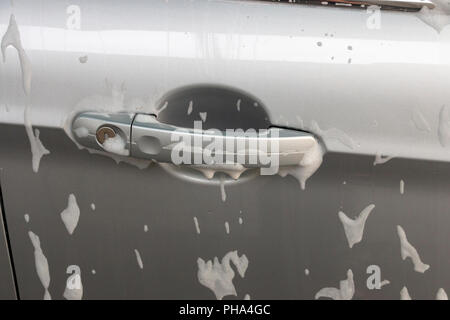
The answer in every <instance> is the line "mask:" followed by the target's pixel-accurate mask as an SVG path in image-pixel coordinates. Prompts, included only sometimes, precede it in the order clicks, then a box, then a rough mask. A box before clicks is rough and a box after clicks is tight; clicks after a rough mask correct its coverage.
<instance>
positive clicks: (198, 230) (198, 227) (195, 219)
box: [194, 217, 200, 234]
mask: <svg viewBox="0 0 450 320" xmlns="http://www.w3.org/2000/svg"><path fill="white" fill-rule="evenodd" d="M194 224H195V230H196V231H197V234H200V226H199V225H198V219H197V217H194Z"/></svg>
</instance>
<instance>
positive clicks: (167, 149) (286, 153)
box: [72, 112, 318, 169]
mask: <svg viewBox="0 0 450 320" xmlns="http://www.w3.org/2000/svg"><path fill="white" fill-rule="evenodd" d="M198 123H200V124H201V121H199V122H198ZM72 133H73V138H74V139H75V140H76V141H77V142H78V143H79V144H80V145H82V146H84V147H87V148H91V149H96V150H102V151H106V152H110V153H115V154H118V155H122V156H130V157H134V158H138V159H149V160H154V161H157V162H163V163H173V164H177V165H179V164H182V165H192V166H199V167H201V166H208V167H213V168H218V169H220V168H222V169H226V168H227V167H230V166H231V167H235V166H236V165H239V166H242V167H244V168H262V167H270V166H271V164H270V163H268V159H275V158H276V159H277V161H278V165H279V166H293V165H298V164H299V163H300V162H301V160H302V159H303V157H304V155H305V154H306V153H307V152H308V151H309V150H311V148H313V147H315V146H316V145H317V144H318V142H317V140H316V139H315V138H314V136H313V135H312V134H310V133H307V132H303V131H297V130H292V129H285V128H277V127H272V128H270V129H267V130H258V131H256V130H247V131H245V132H244V131H243V130H227V131H226V132H223V131H219V130H211V129H210V130H202V129H201V128H198V127H196V126H194V128H193V129H191V128H180V127H176V126H172V125H169V124H165V123H161V122H159V121H158V120H157V118H156V117H155V116H154V115H149V114H134V113H133V114H131V113H114V114H107V113H97V112H84V113H80V114H78V115H77V116H76V117H75V118H74V120H73V122H72ZM212 143H214V144H212ZM217 159H221V160H222V161H217ZM180 160H181V163H180Z"/></svg>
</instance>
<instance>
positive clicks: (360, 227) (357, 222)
mask: <svg viewBox="0 0 450 320" xmlns="http://www.w3.org/2000/svg"><path fill="white" fill-rule="evenodd" d="M373 208H375V205H373V204H370V205H368V206H367V207H366V208H365V209H364V210H363V211H361V213H360V214H359V216H358V217H356V218H355V219H354V220H353V219H350V218H349V217H347V216H346V215H345V213H344V212H342V211H339V213H338V215H339V219H340V220H341V222H342V225H343V226H344V231H345V236H346V237H347V241H348V246H349V247H350V248H352V247H353V245H355V244H356V243H359V242H361V240H362V238H363V234H364V226H365V224H366V220H367V218H368V217H369V214H370V212H372V210H373Z"/></svg>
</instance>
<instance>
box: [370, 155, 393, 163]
mask: <svg viewBox="0 0 450 320" xmlns="http://www.w3.org/2000/svg"><path fill="white" fill-rule="evenodd" d="M392 158H394V156H385V155H382V154H381V153H379V152H377V153H376V154H375V160H374V162H373V165H374V166H376V165H377V164H384V163H386V162H388V161H389V160H391V159H392Z"/></svg>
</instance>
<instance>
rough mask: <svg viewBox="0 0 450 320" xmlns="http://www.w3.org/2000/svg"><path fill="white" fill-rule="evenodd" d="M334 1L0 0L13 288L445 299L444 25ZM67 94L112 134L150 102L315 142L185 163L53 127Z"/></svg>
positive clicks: (135, 294) (79, 294) (159, 111)
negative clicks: (260, 155) (297, 151)
mask: <svg viewBox="0 0 450 320" xmlns="http://www.w3.org/2000/svg"><path fill="white" fill-rule="evenodd" d="M394 2H395V1H394ZM408 3H409V2H408ZM338 4H339V3H338ZM338 4H336V5H335V4H334V3H330V4H329V5H320V4H304V3H278V2H269V1H206V0H205V1H188V0H186V1H184V0H182V1H181V0H180V1H162V0H161V1H151V2H143V1H126V2H124V1H101V0H95V1H82V0H74V1H71V2H70V3H69V2H61V1H53V0H45V1H39V2H37V1H20V2H16V1H15V2H9V1H1V10H0V35H2V36H3V41H2V53H3V56H4V62H3V63H0V88H1V99H0V108H2V110H1V111H0V112H1V118H0V120H1V125H0V145H1V146H2V148H1V149H0V166H1V168H2V170H1V171H0V175H1V176H0V181H1V190H2V198H3V204H4V212H3V215H4V217H5V221H6V227H7V230H8V234H7V236H8V240H9V242H10V250H11V251H10V256H11V259H12V261H13V265H14V272H15V275H16V277H15V281H16V285H17V288H18V296H19V297H20V298H22V299H42V298H45V299H49V298H52V299H63V298H66V299H81V298H82V299H214V298H217V299H222V298H224V299H229V298H234V299H244V298H245V299H249V298H251V299H314V298H322V297H325V298H334V299H351V298H354V299H397V298H400V297H402V298H408V297H412V298H422V299H434V298H435V297H436V296H438V297H440V298H443V297H445V290H450V283H449V281H450V277H449V275H448V271H447V270H448V269H449V267H450V260H449V259H450V258H449V255H448V254H447V252H448V249H449V248H448V246H449V245H448V244H449V243H450V241H449V240H450V239H449V237H450V235H449V233H448V232H447V228H448V227H449V226H450V215H449V213H450V212H449V207H450V206H449V205H450V203H449V202H450V200H449V197H448V195H447V192H448V187H449V181H450V180H449V176H450V165H449V162H448V160H449V159H450V158H449V156H448V148H447V146H448V133H449V132H450V131H449V129H448V126H449V115H448V109H447V108H448V107H447V105H448V103H449V98H450V96H449V91H448V90H447V83H449V80H450V79H449V77H450V73H449V62H450V61H449V59H450V58H449V57H450V55H449V54H448V53H449V33H448V28H447V29H446V28H445V23H442V24H441V25H436V23H433V21H435V20H433V19H431V18H433V17H436V14H439V17H441V18H442V17H445V15H444V13H445V11H442V10H441V9H442V4H441V3H440V2H437V3H436V4H433V3H431V5H430V4H429V3H428V2H427V3H426V7H425V9H421V11H417V10H416V11H415V10H413V9H414V8H409V9H408V10H404V9H402V8H400V9H399V8H396V7H395V5H394V8H392V6H390V7H388V8H385V7H383V8H382V10H380V7H378V6H371V7H368V5H366V6H359V5H353V7H352V8H349V7H348V4H344V5H338ZM375 4H376V1H375ZM391 5H392V3H391ZM355 6H356V7H355ZM428 6H430V8H428ZM413 7H414V5H413ZM392 9H395V10H392ZM444 9H445V8H444ZM433 10H434V11H433ZM439 10H440V11H439ZM436 12H437V13H436ZM443 12H444V13H443ZM435 13H436V14H435ZM430 17H431V18H430ZM440 21H444V20H440ZM444 22H445V21H444ZM5 39H6V40H5ZM89 112H93V113H94V114H95V115H96V116H95V117H96V118H95V117H94V118H95V119H97V120H98V119H99V117H100V119H101V121H103V122H102V123H104V124H108V126H122V125H123V127H121V128H125V129H124V130H125V131H127V130H129V134H128V135H126V134H125V138H124V139H125V141H129V142H130V143H131V145H133V143H134V142H136V143H138V142H137V140H133V139H136V137H135V136H133V135H132V134H131V132H136V131H135V130H136V126H137V125H138V124H139V122H136V120H137V119H138V118H136V117H137V116H136V114H140V115H144V117H149V116H148V115H149V114H153V115H154V117H153V118H155V117H156V120H157V121H158V123H159V124H162V125H167V126H172V127H173V128H193V126H194V121H197V122H198V123H200V124H201V125H202V126H203V129H204V130H207V129H213V128H216V129H219V130H221V131H223V130H225V129H239V128H240V129H245V130H248V129H255V130H259V129H268V128H271V127H272V128H273V127H276V128H278V129H280V130H283V129H284V130H290V131H289V132H291V133H292V134H294V135H296V136H305V137H309V138H311V139H313V141H314V143H315V144H314V145H315V146H317V147H318V148H319V149H320V152H318V153H315V156H314V157H313V158H312V160H311V159H310V158H308V159H310V160H311V161H309V162H308V163H299V167H300V168H302V169H301V170H300V171H298V170H297V169H298V168H297V167H295V168H292V167H288V168H283V167H280V170H279V173H280V174H278V175H277V174H274V175H262V174H260V171H259V169H258V168H257V167H259V166H258V165H256V166H254V167H252V168H250V169H249V170H246V171H245V172H244V173H243V174H242V175H241V176H239V175H235V174H231V175H230V174H229V172H227V170H224V169H223V168H220V167H218V166H216V167H214V165H213V166H212V168H209V169H208V170H210V171H205V170H203V173H202V172H200V171H198V168H192V166H176V165H174V164H173V163H171V162H173V161H172V159H170V160H168V159H166V160H167V161H152V160H151V159H152V157H151V156H146V155H143V154H141V155H140V157H133V155H135V153H129V152H126V153H122V154H121V155H117V150H118V149H117V148H116V147H117V145H116V144H113V145H112V147H111V148H110V149H107V148H105V147H104V146H102V145H100V144H98V145H96V146H95V148H93V147H92V145H90V146H88V147H89V148H86V145H83V141H84V140H83V139H81V138H83V136H84V135H85V134H86V135H87V137H89V138H92V139H94V140H92V141H99V140H98V139H100V140H101V139H102V137H103V138H104V139H106V138H108V139H109V138H112V136H111V134H109V135H108V133H105V132H103V133H102V134H101V135H99V136H96V135H95V134H96V132H93V134H94V135H92V132H90V131H88V132H87V133H86V132H84V130H78V131H75V130H76V129H79V128H81V127H74V124H75V122H74V119H78V118H77V117H79V116H80V114H85V113H89ZM127 117H128V118H127ZM124 119H125V120H124ZM127 119H128V120H127ZM91 121H93V120H92V118H90V119H89V121H88V124H89V125H91V124H92V122H91ZM152 121H153V120H152ZM141 125H142V126H143V128H144V129H145V130H147V129H148V127H147V125H146V124H145V123H144V122H141ZM92 126H93V127H95V125H94V124H92ZM82 128H84V127H82ZM95 128H96V127H95ZM113 131H114V130H113ZM120 132H122V131H120ZM117 133H118V132H117V131H115V132H114V133H113V134H112V135H114V134H117ZM105 134H106V135H105ZM99 137H100V138H99ZM127 143H128V142H127ZM152 146H153V145H150V146H148V148H147V149H146V150H147V151H148V150H153V149H152V148H151V147H152ZM123 148H125V149H123ZM130 148H131V147H130ZM93 149H95V150H93ZM119 149H120V150H128V149H127V147H126V145H125V147H124V146H123V145H122V146H120V145H119ZM319 149H317V150H319ZM308 150H309V149H308ZM308 152H309V151H308ZM308 152H306V153H305V156H307V155H309V153H308ZM119 153H120V152H119ZM144 153H145V152H144ZM148 153H151V152H150V151H148ZM287 153H289V152H287ZM280 154H281V153H280ZM322 156H323V157H322ZM138 158H139V159H138ZM305 159H307V157H306V158H305ZM255 167H256V168H255ZM304 168H309V169H308V170H306V171H307V172H306V173H305V170H304ZM310 169H311V170H310ZM302 170H303V171H302ZM204 173H205V174H204ZM211 173H212V174H213V175H212V176H211ZM302 183H306V185H305V186H304V188H302Z"/></svg>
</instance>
